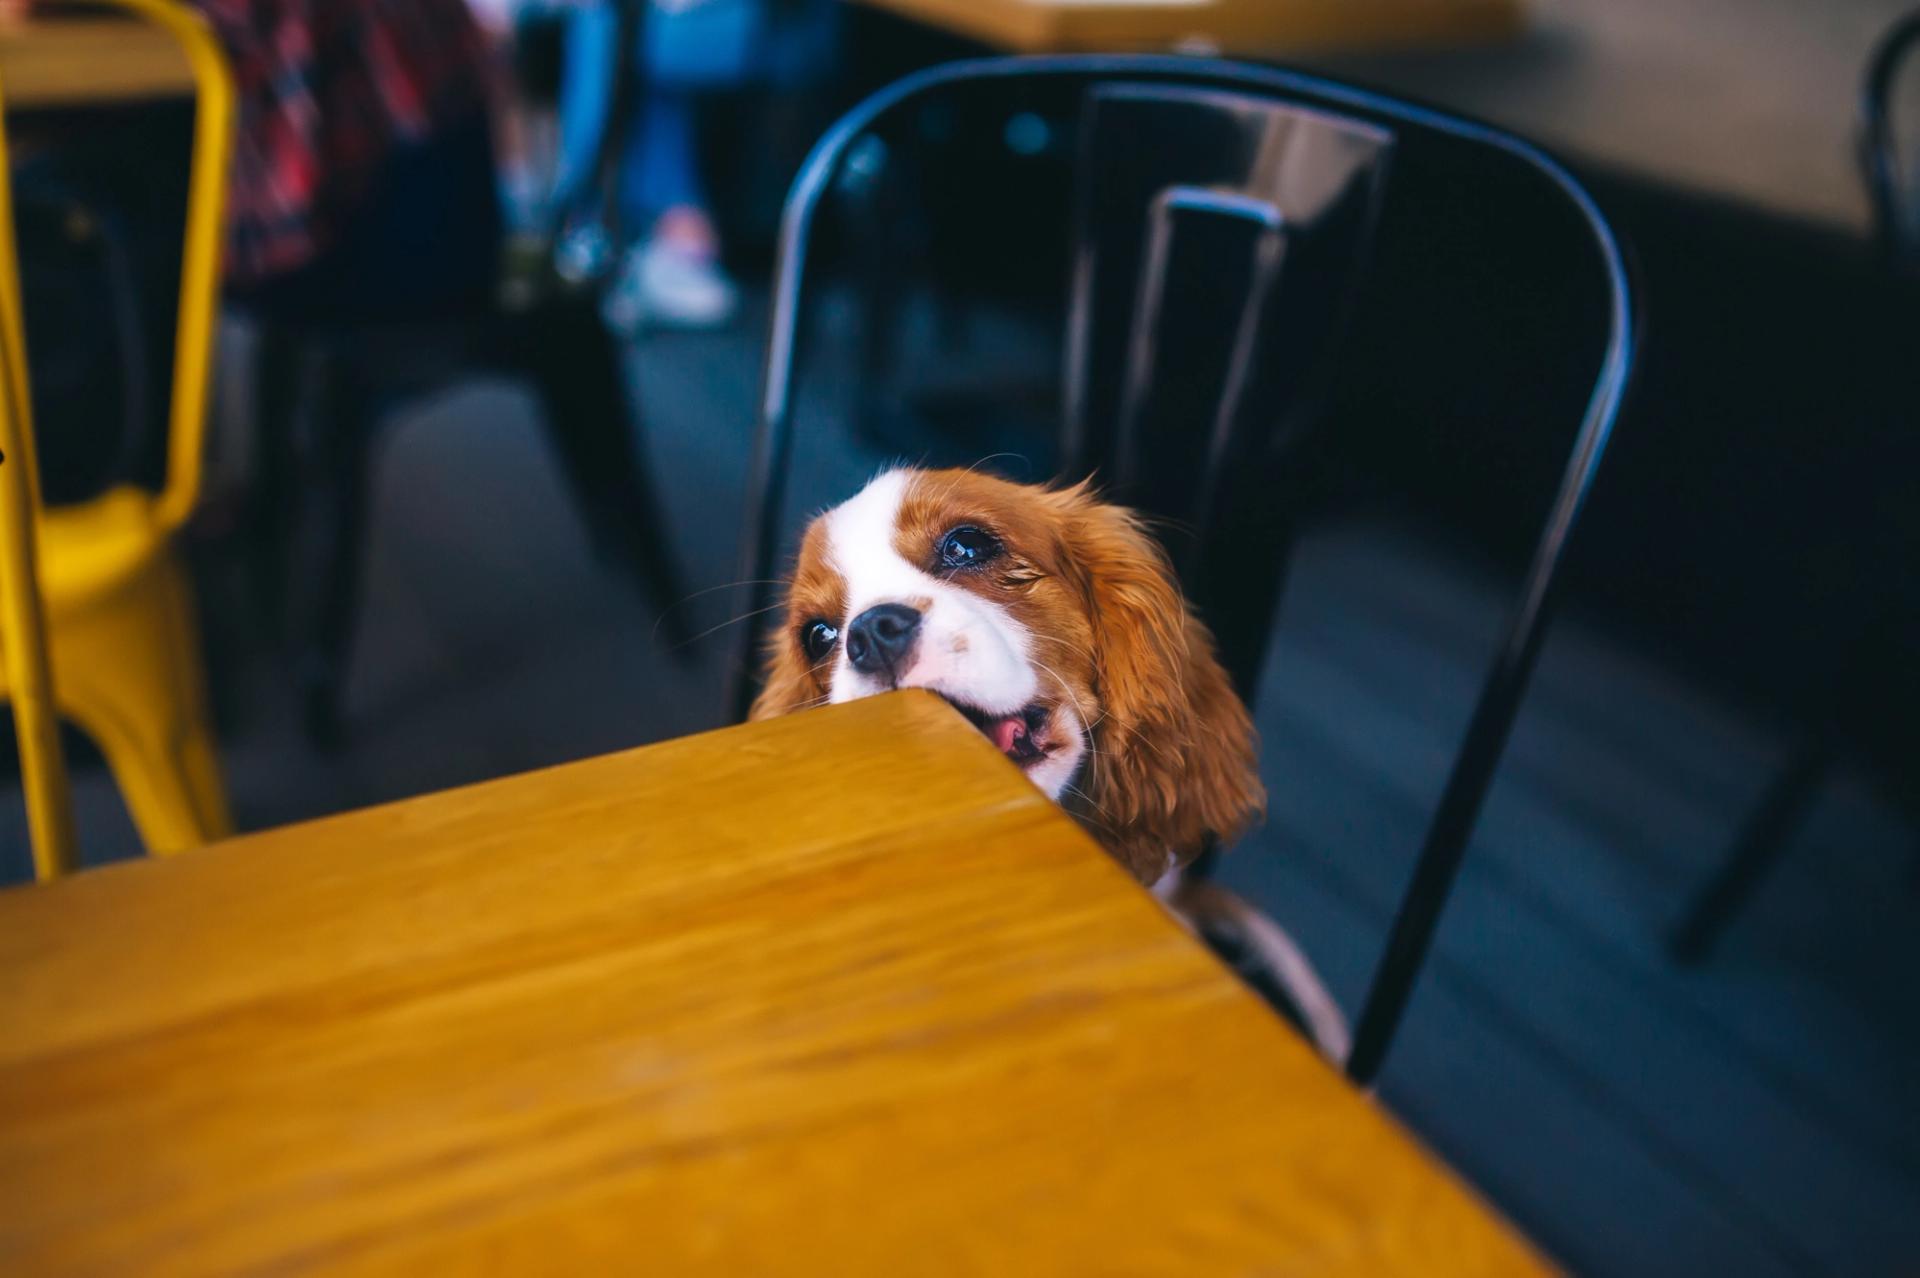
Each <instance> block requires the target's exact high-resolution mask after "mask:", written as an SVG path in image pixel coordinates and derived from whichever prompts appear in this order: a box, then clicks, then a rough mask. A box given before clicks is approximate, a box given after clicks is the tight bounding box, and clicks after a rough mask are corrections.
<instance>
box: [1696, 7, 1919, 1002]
mask: <svg viewBox="0 0 1920 1278" xmlns="http://www.w3.org/2000/svg"><path fill="white" fill-rule="evenodd" d="M1916 49H1920V10H1916V11H1914V12H1912V13H1909V14H1908V15H1907V16H1906V17H1904V18H1902V19H1901V20H1900V21H1899V22H1897V23H1895V24H1894V25H1893V27H1892V28H1890V29H1889V30H1888V31H1887V33H1886V34H1885V35H1884V36H1882V37H1881V39H1880V41H1879V42H1878V43H1877V44H1876V45H1875V46H1874V50H1873V52H1872V54H1871V55H1870V56H1869V58H1868V62H1867V70H1866V74H1865V76H1864V77H1863V80H1862V85H1861V93H1860V168H1861V175H1862V178H1863V180H1864V182H1865V184H1866V189H1867V195H1868V199H1869V201H1870V202H1871V204H1872V209H1873V230H1874V242H1875V245H1876V247H1877V249H1878V251H1879V253H1880V255H1881V257H1882V258H1883V260H1884V261H1885V262H1886V265H1887V268H1888V269H1889V270H1890V271H1896V272H1905V273H1907V274H1908V275H1909V277H1910V278H1911V279H1913V281H1914V282H1915V284H1916V285H1917V286H1920V269H1916V268H1920V136H1911V135H1909V136H1903V135H1902V132H1901V130H1900V128H1899V117H1898V114H1897V112H1896V98H1897V96H1898V94H1899V92H1900V91H1901V90H1902V89H1903V88H1904V89H1905V91H1906V92H1907V93H1909V94H1912V95H1914V96H1915V97H1916V98H1920V74H1915V71H1916V69H1920V58H1916V57H1915V56H1914V54H1915V51H1916ZM1902 76H1905V77H1906V82H1904V83H1903V81H1902ZM1909 105H1910V106H1911V105H1913V104H1911V103H1910V104H1909ZM1908 580H1909V581H1910V576H1909V579H1908ZM1888 586H1889V589H1890V590H1891V591H1892V592H1893V597H1892V598H1889V599H1885V600H1882V601H1880V602H1879V603H1878V604H1877V605H1875V606H1874V607H1873V608H1872V609H1871V610H1870V612H1869V613H1868V615H1867V616H1866V619H1865V620H1864V622H1863V623H1862V624H1861V626H1860V629H1859V633H1858V634H1856V635H1854V636H1852V637H1851V638H1852V642H1850V643H1846V644H1844V645H1842V646H1841V648H1840V651H1839V656H1838V658H1837V660H1835V661H1833V662H1832V663H1831V666H1830V667H1829V673H1830V675H1831V685H1830V687H1829V688H1828V690H1827V696H1826V699H1825V704H1824V705H1822V706H1821V707H1820V708H1819V709H1818V711H1817V712H1816V713H1815V715H1814V717H1813V721H1812V722H1811V723H1810V724H1809V725H1808V726H1807V727H1806V729H1805V730H1804V731H1803V732H1802V733H1801V734H1800V736H1799V738H1798V740H1796V741H1795V743H1794V745H1793V746H1792V748H1791V749H1790V751H1789V752H1788V756H1787V760H1786V762H1785V763H1784V764H1783V765H1782V766H1781V768H1780V770H1779V771H1778V772H1777V773H1776V774H1775V775H1774V777H1773V779H1772V780H1771V781H1769V782H1768V783H1767V787H1766V789H1765V790H1763V791H1762V792H1761V795H1760V798H1759V800H1758V801H1757V802H1756V803H1755V804H1754V806H1753V809H1752V810H1751V811H1750V812H1749V813H1748V815H1747V817H1746V819H1745V820H1744V821H1743V822H1742V823H1741V826H1740V829H1739V831H1738V832H1737V833H1736V834H1735V836H1734V840H1733V843H1732V845H1731V846H1730V847H1729V848H1728V849H1727V852H1726V854H1725V856H1724V858H1723V859H1722V861H1721V863H1720V865H1719V867H1718V868H1717V869H1716V870H1715V871H1714V873H1713V874H1712V875H1711V876H1710V877H1709V878H1708V879H1707V881H1706V882H1705V883H1703V884H1702V885H1701V886H1700V889H1699V890H1698V891H1697V892H1696V893H1695V894H1694V896H1693V899H1692V900H1691V901H1690V902H1688V904H1687V907H1686V910H1685V911H1684V912H1683V913H1682V915H1681V917H1680V920H1679V922H1678V923H1676V924H1675V925H1674V927H1673V930H1672V932H1671V933H1670V934H1669V935H1668V939H1667V947H1668V950H1669V952H1670V953H1671V954H1672V955H1673V957H1674V958H1675V959H1676V960H1678V961H1679V962H1682V963H1689V964H1691V963H1699V962H1701V961H1702V960H1704V959H1705V958H1706V957H1707V956H1708V955H1709V954H1710V953H1711V952H1712V950H1713V948H1714V946H1715V944H1717V943H1718V941H1719V939H1720V937H1721V935H1722V934H1723V933H1724V932H1725V931H1726V929H1727V927H1728V925H1729V924H1730V923H1732V921H1733V919H1734V917H1735V915H1737V914H1738V913H1739V912H1740V910H1741V908H1742V907H1743V906H1745V905H1746V903H1747V902H1748V901H1749V900H1751V899H1752V897H1753V894H1754V892H1755V891H1756V890H1757V889H1758V888H1759V886H1760V884H1761V883H1762V882H1763V881H1764V880H1765V879H1766V877H1767V875H1768V873H1769V872H1770V871H1771V870H1772V869H1773V867H1774V866H1775V865H1777V864H1778V863H1779V860H1780V857H1781V855H1782V854H1783V853H1784V852H1785V851H1786V849H1787V846H1788V845H1789V843H1790V842H1791V841H1792V839H1793V836H1794V834H1795V833H1796V832H1797V831H1798V830H1799V828H1800V825H1801V822H1802V821H1803V820H1804V819H1805V817H1806V815H1807V811H1808V809H1809V808H1810V807H1811V806H1812V805H1813V802H1814V800H1815V799H1816V798H1817V797H1818V796H1819V793H1820V790H1821V787H1822V786H1823V785H1824V784H1825V782H1826V780H1827V778H1828V776H1829V775H1830V774H1831V772H1832V771H1833V769H1834V768H1835V767H1836V766H1837V765H1839V764H1840V763H1842V762H1843V761H1849V760H1858V761H1860V762H1862V763H1864V764H1866V765H1867V767H1868V768H1869V769H1870V770H1871V771H1872V772H1873V773H1875V774H1876V775H1877V776H1878V777H1880V778H1882V779H1883V780H1884V781H1885V782H1886V783H1887V788H1888V790H1889V791H1890V792H1891V794H1892V797H1893V799H1894V800H1895V802H1896V803H1897V804H1899V805H1900V806H1901V807H1902V808H1904V809H1905V810H1906V811H1907V812H1908V813H1909V814H1910V815H1911V816H1912V818H1913V820H1914V821H1915V822H1916V823H1920V746H1916V744H1915V742H1914V740H1913V733H1912V729H1911V726H1910V724H1911V719H1910V717H1909V716H1910V715H1911V714H1912V713H1913V712H1914V711H1915V709H1917V708H1920V689H1916V687H1915V679H1914V675H1913V667H1914V661H1913V654H1914V652H1915V651H1917V650H1920V602H1917V601H1916V600H1915V599H1914V598H1913V597H1912V596H1911V594H1910V593H1908V594H1906V595H1904V596H1903V595H1902V593H1901V592H1910V591H1911V586H1910V585H1909V584H1908V581H1899V580H1896V581H1893V582H1890V583H1888Z"/></svg>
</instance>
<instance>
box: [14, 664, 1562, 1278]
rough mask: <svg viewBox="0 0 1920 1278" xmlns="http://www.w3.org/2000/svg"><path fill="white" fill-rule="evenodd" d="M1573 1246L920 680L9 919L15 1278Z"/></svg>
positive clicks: (1062, 1261)
mask: <svg viewBox="0 0 1920 1278" xmlns="http://www.w3.org/2000/svg"><path fill="white" fill-rule="evenodd" d="M1539 1264H1540V1262H1539V1261H1538V1259H1537V1257H1536V1256H1535V1255H1534V1254H1533V1253H1531V1252H1530V1251H1529V1250H1528V1249H1527V1248H1526V1246H1525V1245H1524V1244H1523V1243H1521V1242H1520V1241H1519V1240H1518V1239H1517V1238H1516V1237H1515V1236H1514V1235H1513V1234H1512V1233H1511V1232H1509V1231H1508V1229H1507V1228H1505V1227H1504V1226H1503V1225H1502V1224H1501V1223H1500V1222H1499V1221H1498V1220H1497V1219H1496V1218H1495V1217H1494V1216H1493V1215H1491V1214H1490V1213H1489V1212H1488V1211H1487V1209H1486V1208H1484V1207H1483V1206H1482V1205H1480V1204H1479V1203H1478V1202H1476V1201H1475V1199H1474V1198H1473V1197H1472V1196H1471V1195H1470V1194H1469V1193H1468V1192H1467V1191H1465V1190H1464V1189H1463V1188H1461V1186H1460V1185H1459V1184H1458V1183H1456V1182H1455V1181H1454V1179H1453V1178H1452V1177H1451V1176H1450V1175H1448V1173H1447V1172H1446V1171H1445V1170H1443V1169H1442V1168H1441V1167H1439V1166H1438V1165H1437V1164H1435V1163H1434V1162H1433V1161H1432V1160H1431V1159H1430V1158H1428V1157H1427V1156H1426V1155H1424V1154H1423V1153H1422V1152H1421V1151H1420V1149H1419V1148H1418V1147H1417V1146H1416V1145H1415V1144H1414V1142H1413V1141H1412V1140H1411V1139H1409V1138H1408V1136H1407V1135H1406V1134H1405V1133H1403V1132H1402V1131H1401V1130H1400V1129H1399V1128H1397V1127H1396V1126H1395V1125H1394V1124H1393V1123H1392V1122H1391V1121H1390V1120H1389V1119H1388V1118H1387V1117H1385V1116H1384V1115H1383V1114H1382V1113H1381V1112H1380V1111H1379V1110H1378V1109H1376V1108H1375V1107H1374V1106H1373V1105H1372V1104H1371V1103H1370V1102H1369V1101H1368V1100H1367V1099H1365V1098H1364V1097H1362V1096H1361V1095H1359V1094H1358V1093H1356V1092H1354V1091H1353V1090H1352V1089H1351V1088H1350V1087H1349V1086H1348V1085H1347V1084H1346V1083H1345V1081H1344V1080H1343V1079H1342V1078H1341V1077H1340V1076H1339V1075H1337V1074H1336V1073H1334V1072H1333V1071H1331V1070H1330V1069H1328V1068H1327V1067H1326V1066H1325V1065H1324V1064H1322V1063H1321V1062H1320V1061H1319V1060H1318V1059H1317V1058H1316V1057H1315V1056H1314V1055H1313V1054H1312V1053H1311V1052H1310V1051H1309V1049H1308V1048H1307V1047H1306V1046H1304V1045H1303V1043H1302V1042H1301V1041H1300V1040H1299V1039H1298V1038H1296V1037H1295V1036H1294V1034H1293V1033H1292V1032H1291V1031H1290V1030H1288V1029H1287V1028H1285V1027H1284V1026H1283V1025H1282V1023H1281V1022H1280V1021H1279V1020H1278V1019H1276V1018H1275V1017H1274V1016H1273V1015H1272V1014H1270V1013H1269V1011H1268V1010H1267V1009H1266V1008H1265V1007H1264V1006H1263V1005H1261V1004H1260V1003H1258V1002H1257V1001H1256V1000H1255V999H1254V998H1253V997H1252V996H1250V995H1249V994H1248V993H1246V992H1245V991H1244V990H1243V989H1242V987H1241V986H1239V985H1238V984H1237V983H1236V982H1235V981H1234V980H1233V979H1232V978H1231V977H1230V976H1229V975H1228V974H1227V973H1226V972H1225V971H1224V970H1223V969H1222V968H1220V967H1219V966H1218V965H1217V964H1216V963H1215V962H1214V961H1213V960H1212V959H1211V958H1210V957H1209V956H1208V955H1207V954H1205V953H1204V952H1203V951H1202V950H1201V949H1200V948H1199V947H1197V946H1196V945H1195V944H1194V943H1193V942H1192V941H1190V940H1189V939H1188V938H1187V936H1186V935H1185V934H1184V933H1183V932H1181V931H1180V930H1179V928H1178V927H1177V926H1175V924H1174V923H1172V922H1171V921H1170V920H1169V919H1168V918H1167V917H1166V916H1165V915H1164V914H1163V913H1162V912H1161V911H1160V909H1159V907H1158V906H1157V905H1156V904H1155V903H1154V902H1153V900H1152V899H1151V898H1150V897H1149V896H1147V895H1146V894H1145V893H1144V892H1142V891H1141V890H1140V889H1139V888H1137V887H1136V886H1135V885H1134V884H1133V883H1132V882H1131V880H1129V879H1128V878H1127V877H1126V875H1124V874H1123V873H1122V872H1121V871H1120V870H1119V869H1118V868H1117V867H1116V866H1115V865H1114V864H1112V863H1111V862H1110V861H1108V860H1107V858H1106V857H1105V856H1104V855H1102V854H1101V853H1100V852H1099V851H1098V849H1097V848H1095V847H1094V846H1093V845H1092V844H1091V843H1090V842H1089V841H1088V840H1087V839H1086V838H1085V836H1084V835H1083V834H1082V833H1081V832H1080V831H1079V829H1078V828H1077V827H1076V826H1074V825H1073V824H1072V823H1071V822H1070V821H1068V820H1067V819H1066V818H1065V817H1064V816H1062V815H1061V814H1060V812H1059V811H1058V810H1057V809H1056V808H1054V807H1053V806H1052V805H1051V804H1050V803H1048V802H1047V801H1046V800H1045V799H1044V798H1042V797H1041V796H1040V795H1039V794H1038V793H1037V792H1036V791H1034V790H1033V789H1032V788H1031V787H1030V786H1029V785H1028V784H1027V782H1026V781H1025V779H1024V778H1022V777H1021V776H1020V775H1019V774H1018V773H1017V772H1016V771H1015V770H1014V769H1013V768H1012V767H1011V766H1010V765H1009V764H1008V763H1007V762H1006V761H1005V760H1004V759H1003V758H1001V757H1000V756H999V754H998V753H997V752H996V751H994V750H993V748H992V747H991V745H990V744H989V743H988V742H986V741H985V739H984V738H982V737H981V736H980V735H979V734H978V733H977V732H975V731H974V730H973V729H972V728H970V727H969V726H968V725H967V724H966V723H965V722H964V721H963V720H962V719H961V718H960V717H959V716H957V715H956V714H954V713H953V712H952V711H951V710H950V709H948V708H947V707H946V706H945V705H944V704H942V703H941V702H939V701H937V700H935V699H933V698H931V697H929V696H926V695H925V694H921V693H906V694H900V695H897V696H892V697H885V698H878V699H874V700H869V701H863V702H858V703H855V704H852V705H848V706H841V707H835V708H829V709H825V710H817V711H813V712H811V713H807V714H802V715H795V716H792V717H790V718H786V719H781V720H777V721H774V722H771V723H766V724H759V725H754V726H750V727H745V728H736V729H731V730H728V731H724V732H716V733H712V734H708V735H705V736H698V737H691V738H687V739H684V740H680V741H673V742H668V743H666V744H663V745H658V746H652V747H649V748H646V749H642V750H636V751H632V752H629V753H625V754H619V755H612V756H608V757H606V758H602V759H596V760H593V761H590V762H586V763H580V764H574V765H571V766H568V767H562V768H556V769H552V770H549V771H545V772H538V773H532V774H529V775H526V776H521V777H515V778H511V779H508V780H504V781H498V782H494V783H490V784H487V785H481V786H476V787H473V788H470V789H463V790H455V791H450V792H447V793H444V794H438V795H432V796H428V797H425V798H420V799H415V800H411V801H408V802H404V803H399V804H394V805H392V806H389V807H383V808H376V809H371V810H368V811H364V812H359V813H354V814H350V815H347V816H342V817H337V818H333V819H330V820H326V821H320V822H315V823H313V824H309V825H303V826H296V827H291V828H288V829H285V830H279V831H274V832H271V833H267V834H261V835H256V836H252V837H248V838H243V839H237V840H233V841H230V842H227V843H224V844H220V845H217V846H215V847H211V848H207V849H203V850H201V851H198V852H192V853H188V854H186V855H184V856H181V857H178V858H175V859H173V860H169V861H147V862H138V863H128V864H123V865H118V866H113V867H110V868H106V869H100V870H94V871H90V872H87V873H83V874H81V875H79V876H77V877H75V878H71V879H68V880H65V881H62V882H60V883H57V884H55V885H53V886H50V887H44V888H31V887H29V888H19V889H15V890H12V891H8V892H5V893H0V1271H4V1272H8V1273H22V1274H24V1273H141V1274H147V1275H153V1274H176V1273H178V1274H186V1273H193V1274H205V1273H231V1272H262V1271H271V1272H274V1273H297V1272H311V1271H319V1270H324V1271H327V1272H351V1273H394V1274H420V1273H434V1274H445V1273H464V1272H472V1271H476V1270H481V1269H484V1270H486V1271H488V1272H490V1273H570V1274H589V1273H656V1274H675V1275H679V1274H725V1275H747V1274H774V1273H821V1274H833V1275H857V1274H874V1275H900V1274H915V1275H920V1274H943V1273H977V1274H1035V1275H1040V1274H1045V1275H1059V1274H1076V1273H1100V1274H1114V1273H1127V1274H1141V1275H1146V1274H1169V1275H1174V1274H1178V1275H1189V1274H1209V1275H1227V1274H1253V1273H1260V1274H1273V1273H1315V1274H1345V1273H1351V1274H1394V1273H1405V1274H1423V1275H1432V1274H1468V1273H1518V1272H1536V1271H1537V1270H1538V1268H1539Z"/></svg>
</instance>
